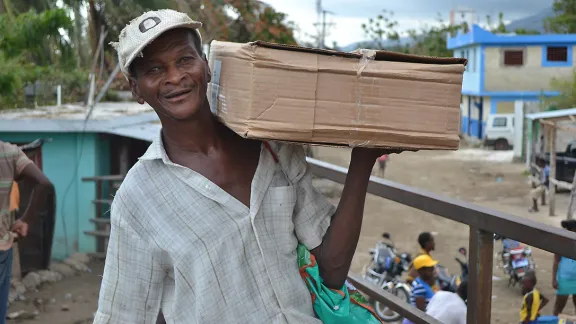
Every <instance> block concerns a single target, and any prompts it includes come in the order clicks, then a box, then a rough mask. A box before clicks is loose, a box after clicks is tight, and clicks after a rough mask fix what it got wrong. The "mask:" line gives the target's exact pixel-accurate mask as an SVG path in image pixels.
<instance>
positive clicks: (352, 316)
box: [298, 244, 382, 324]
mask: <svg viewBox="0 0 576 324" xmlns="http://www.w3.org/2000/svg"><path fill="white" fill-rule="evenodd" d="M298 267H299V268H300V275H301V276H302V279H304V281H305V282H306V286H308V290H310V294H311V296H312V304H313V308H314V311H315V312H316V316H318V318H319V319H320V320H321V321H322V322H323V323H325V324H346V323H347V324H350V323H367V324H380V323H382V322H381V321H380V320H379V319H378V317H377V316H376V314H375V313H374V311H373V310H372V308H371V307H370V306H368V304H367V302H366V299H365V298H364V296H362V294H360V292H359V291H358V290H356V289H355V288H353V286H352V285H351V284H349V283H346V284H345V285H344V286H343V287H342V289H340V290H335V289H330V288H328V287H326V286H324V285H323V284H322V278H321V277H320V271H319V269H318V264H317V263H316V260H315V259H314V256H313V255H311V254H310V252H309V251H308V249H307V248H306V247H305V246H304V245H302V244H299V245H298ZM349 287H350V289H349Z"/></svg>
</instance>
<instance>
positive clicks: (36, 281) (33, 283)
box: [22, 272, 42, 291]
mask: <svg viewBox="0 0 576 324" xmlns="http://www.w3.org/2000/svg"><path fill="white" fill-rule="evenodd" d="M22 284H24V287H26V290H27V291H31V290H35V289H36V288H38V286H40V284H42V278H41V277H40V275H39V274H38V273H37V272H30V273H28V274H27V275H26V277H24V279H22Z"/></svg>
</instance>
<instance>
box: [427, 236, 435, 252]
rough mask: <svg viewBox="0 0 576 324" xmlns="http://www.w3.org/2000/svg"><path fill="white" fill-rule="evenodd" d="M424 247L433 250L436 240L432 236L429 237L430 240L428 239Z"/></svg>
mask: <svg viewBox="0 0 576 324" xmlns="http://www.w3.org/2000/svg"><path fill="white" fill-rule="evenodd" d="M426 249H427V250H428V251H434V249H436V242H435V241H434V239H433V238H431V239H430V241H428V244H426Z"/></svg>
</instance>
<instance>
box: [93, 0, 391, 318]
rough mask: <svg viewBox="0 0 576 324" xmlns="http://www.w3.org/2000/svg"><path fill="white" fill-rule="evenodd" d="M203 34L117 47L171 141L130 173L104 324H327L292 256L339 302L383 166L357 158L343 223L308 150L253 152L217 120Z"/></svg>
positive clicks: (364, 155)
mask: <svg viewBox="0 0 576 324" xmlns="http://www.w3.org/2000/svg"><path fill="white" fill-rule="evenodd" d="M200 27H201V24H200V23H199V22H195V21H192V20H191V19H190V18H189V17H188V16H187V15H185V14H182V13H179V12H175V11H172V10H161V11H155V12H148V13H145V14H144V15H142V16H140V17H139V18H137V19H135V20H133V21H132V22H131V23H130V24H129V25H128V26H126V28H125V29H124V30H123V31H122V32H121V34H120V40H119V42H118V43H115V44H114V45H115V47H116V49H117V51H118V55H119V59H120V62H121V66H122V71H123V73H124V74H125V75H126V77H127V78H128V79H129V81H130V85H131V88H132V91H133V93H134V96H135V97H136V98H137V100H138V102H139V103H141V104H144V103H145V102H146V103H148V104H150V105H151V106H152V107H153V108H154V109H155V111H156V112H157V114H158V116H159V118H160V121H161V122H162V131H161V132H159V134H158V137H157V138H156V139H155V140H154V142H153V143H152V145H151V146H150V148H149V149H148V151H147V152H146V153H145V154H144V156H142V157H141V158H140V161H139V162H138V163H136V165H135V166H134V167H133V168H132V169H131V170H130V172H129V173H128V175H127V176H126V179H125V180H124V183H123V184H122V186H121V188H120V189H119V191H118V193H117V195H116V197H115V199H114V203H113V205H112V210H111V222H112V229H111V233H110V241H109V244H108V254H107V258H106V267H105V270H104V276H103V281H102V288H101V291H100V299H99V305H98V312H97V314H96V318H95V320H94V323H139V324H140V323H154V322H155V321H156V317H157V314H158V312H159V311H160V309H161V310H162V313H163V314H164V317H165V319H166V322H168V323H186V324H193V323H250V324H256V323H267V324H269V323H295V324H296V323H298V324H306V323H321V322H320V320H318V319H317V318H316V317H315V315H314V311H313V309H312V304H311V298H310V294H309V292H308V290H307V288H306V285H305V284H304V282H303V281H302V279H301V277H300V274H299V269H298V266H297V259H296V247H297V245H298V243H302V244H304V245H306V246H307V247H308V249H310V250H311V252H312V253H313V254H314V255H315V257H316V259H317V261H318V265H319V267H320V270H321V275H322V278H323V279H324V281H325V285H327V286H329V287H333V288H341V287H342V286H343V284H344V282H345V280H346V276H347V272H348V269H349V267H350V263H351V261H352V256H353V254H354V251H355V248H356V244H357V242H358V237H359V234H360V227H361V223H362V215H363V209H364V201H365V197H366V190H367V185H368V180H369V177H370V173H371V170H372V167H373V165H374V163H375V161H376V158H377V157H378V156H381V155H382V154H385V153H386V154H387V153H391V152H383V151H381V150H370V149H363V148H355V149H353V150H352V157H351V163H350V168H349V174H348V177H347V180H346V184H345V187H344V190H343V193H342V198H341V200H340V203H339V205H338V208H337V209H335V208H334V207H333V206H332V205H331V204H330V203H329V202H328V201H327V200H326V199H325V198H324V197H323V196H322V195H321V194H320V193H319V192H317V191H316V190H315V189H314V188H313V186H312V178H311V174H310V172H309V171H308V170H307V165H306V160H305V156H304V150H303V148H302V147H301V146H298V145H290V144H280V143H265V142H261V141H256V140H248V139H243V138H241V137H239V136H238V135H236V134H235V133H233V132H232V131H231V130H229V129H228V128H227V127H226V126H224V125H223V124H221V123H220V122H219V121H218V120H217V119H216V118H215V117H214V116H213V115H212V113H211V111H210V107H209V103H208V100H207V97H206V89H207V86H208V83H209V82H210V77H211V76H210V71H209V68H208V64H207V60H206V57H205V56H204V55H203V53H202V47H201V44H202V42H201V38H200V34H199V32H198V28H200Z"/></svg>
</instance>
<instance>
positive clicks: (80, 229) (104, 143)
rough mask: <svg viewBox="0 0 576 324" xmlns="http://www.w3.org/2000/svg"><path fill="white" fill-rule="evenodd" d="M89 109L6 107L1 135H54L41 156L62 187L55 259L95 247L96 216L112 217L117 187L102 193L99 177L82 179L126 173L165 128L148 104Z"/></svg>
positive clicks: (18, 138) (24, 138)
mask: <svg viewBox="0 0 576 324" xmlns="http://www.w3.org/2000/svg"><path fill="white" fill-rule="evenodd" d="M87 113H88V110H87V108H86V107H84V106H81V105H64V106H61V107H39V108H36V109H18V110H4V111H0V139H1V140H3V141H7V142H11V143H14V144H27V143H29V142H32V141H34V140H36V139H38V138H46V139H51V140H50V141H46V142H45V143H44V145H43V146H42V147H41V150H40V151H39V154H40V156H39V157H38V158H39V159H41V162H42V163H41V167H42V169H43V171H44V173H45V174H46V175H47V176H48V178H50V180H51V181H52V182H53V183H54V186H55V190H56V213H55V214H56V217H55V226H54V239H53V243H52V244H53V247H52V258H55V259H63V258H65V257H67V256H69V255H70V254H72V253H74V252H86V253H91V252H95V251H96V241H95V240H94V238H93V237H91V236H87V235H85V232H93V231H94V224H93V219H96V218H97V217H100V216H104V217H108V214H107V211H108V210H109V207H110V205H109V204H110V201H111V196H110V194H111V193H112V191H111V190H112V189H113V188H108V187H103V188H101V190H100V192H98V191H97V188H96V186H95V185H94V183H93V182H83V181H82V179H83V178H88V177H94V176H104V175H109V174H125V173H126V171H127V170H128V169H129V168H130V167H131V166H132V165H133V164H134V163H135V162H136V161H137V159H138V157H140V156H141V155H142V154H144V152H145V151H146V149H147V148H148V146H149V144H150V143H149V141H150V140H151V139H152V138H153V137H154V136H155V135H156V134H157V132H158V131H159V129H160V125H159V124H157V123H159V121H158V117H157V116H156V114H155V113H154V111H153V110H152V108H151V107H149V106H147V105H143V106H142V105H139V104H137V103H130V102H128V103H126V102H125V103H100V104H98V105H97V106H96V107H95V108H94V110H93V112H92V115H91V116H90V118H89V119H88V120H87V121H86V117H87ZM140 125H146V127H141V126H140ZM126 132H128V133H129V134H128V135H126ZM131 135H134V136H131ZM96 197H101V198H102V199H100V200H101V201H99V202H96V201H95V200H97V199H96ZM98 207H99V208H98ZM23 262H24V261H23Z"/></svg>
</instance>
